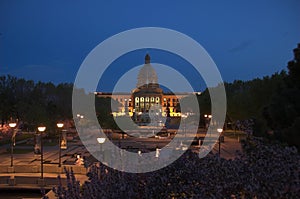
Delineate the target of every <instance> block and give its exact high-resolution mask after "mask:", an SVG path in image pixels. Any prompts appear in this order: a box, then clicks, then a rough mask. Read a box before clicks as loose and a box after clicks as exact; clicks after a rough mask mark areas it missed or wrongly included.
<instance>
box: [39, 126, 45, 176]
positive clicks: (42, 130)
mask: <svg viewBox="0 0 300 199" xmlns="http://www.w3.org/2000/svg"><path fill="white" fill-rule="evenodd" d="M45 130H46V127H45V126H43V125H41V126H39V127H38V131H39V132H40V134H41V135H40V136H41V179H43V178H44V168H43V164H44V160H43V132H44V131H45Z"/></svg>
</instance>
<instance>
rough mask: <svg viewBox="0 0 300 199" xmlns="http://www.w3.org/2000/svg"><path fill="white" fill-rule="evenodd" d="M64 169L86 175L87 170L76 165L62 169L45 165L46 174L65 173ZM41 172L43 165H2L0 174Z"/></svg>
mask: <svg viewBox="0 0 300 199" xmlns="http://www.w3.org/2000/svg"><path fill="white" fill-rule="evenodd" d="M64 167H65V168H66V169H69V170H71V168H72V169H73V172H74V173H75V174H82V175H85V174H86V168H84V167H83V166H76V165H64V166H62V167H58V165H51V164H44V166H43V168H44V173H57V174H59V173H64ZM40 172H41V165H15V166H13V167H10V166H8V165H0V174H1V173H40Z"/></svg>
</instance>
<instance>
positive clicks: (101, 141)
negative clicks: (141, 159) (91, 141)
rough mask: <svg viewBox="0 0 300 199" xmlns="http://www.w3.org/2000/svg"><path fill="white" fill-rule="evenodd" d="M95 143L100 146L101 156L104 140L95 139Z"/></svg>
mask: <svg viewBox="0 0 300 199" xmlns="http://www.w3.org/2000/svg"><path fill="white" fill-rule="evenodd" d="M97 141H98V143H99V144H100V153H101V154H102V144H103V143H104V142H105V138H97Z"/></svg>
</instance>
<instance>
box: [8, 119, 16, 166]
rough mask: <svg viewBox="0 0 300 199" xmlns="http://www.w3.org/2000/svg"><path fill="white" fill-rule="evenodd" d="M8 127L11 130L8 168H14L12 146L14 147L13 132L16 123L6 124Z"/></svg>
mask: <svg viewBox="0 0 300 199" xmlns="http://www.w3.org/2000/svg"><path fill="white" fill-rule="evenodd" d="M8 125H9V127H10V128H11V129H12V135H11V143H10V166H11V167H12V166H14V146H15V144H16V143H15V137H16V135H15V132H14V128H15V127H16V126H17V123H15V122H11V123H9V124H8Z"/></svg>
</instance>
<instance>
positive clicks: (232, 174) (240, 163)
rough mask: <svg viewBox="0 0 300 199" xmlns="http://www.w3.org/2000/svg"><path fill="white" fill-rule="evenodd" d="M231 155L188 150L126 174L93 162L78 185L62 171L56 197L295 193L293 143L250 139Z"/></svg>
mask: <svg viewBox="0 0 300 199" xmlns="http://www.w3.org/2000/svg"><path fill="white" fill-rule="evenodd" d="M243 149H244V152H243V153H242V154H238V155H237V158H235V159H234V160H225V159H222V158H220V157H218V156H217V155H212V154H210V155H208V156H207V157H205V158H202V159H199V158H198V156H197V154H196V153H193V152H191V151H189V150H188V151H187V152H186V153H185V154H184V155H183V156H182V157H180V158H179V159H178V160H177V161H175V162H174V163H173V164H171V165H169V166H168V167H165V168H163V169H161V170H158V171H155V172H150V173H142V174H131V173H125V172H120V171H117V170H114V169H111V168H109V167H107V166H105V165H102V164H101V165H100V167H99V164H98V165H96V164H95V165H92V166H91V167H90V169H89V172H88V174H87V175H88V177H89V180H88V181H86V182H85V183H84V184H83V185H82V187H80V185H79V182H78V181H76V179H75V177H74V173H73V171H72V170H71V171H68V170H66V175H67V183H68V185H67V187H62V186H61V184H60V185H59V186H58V187H56V188H54V192H55V193H56V195H57V196H58V197H59V198H66V199H69V198H70V199H71V198H72V199H76V198H78V199H79V198H80V199H82V198H89V199H90V198H92V199H96V198H299V197H300V181H299V180H300V179H299V178H300V177H299V176H300V172H299V171H300V166H299V165H300V158H299V154H298V152H297V150H296V148H293V147H283V146H281V145H279V144H274V143H273V144H269V143H265V142H264V141H263V140H259V139H256V138H250V139H248V140H247V141H245V142H244V143H243Z"/></svg>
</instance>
